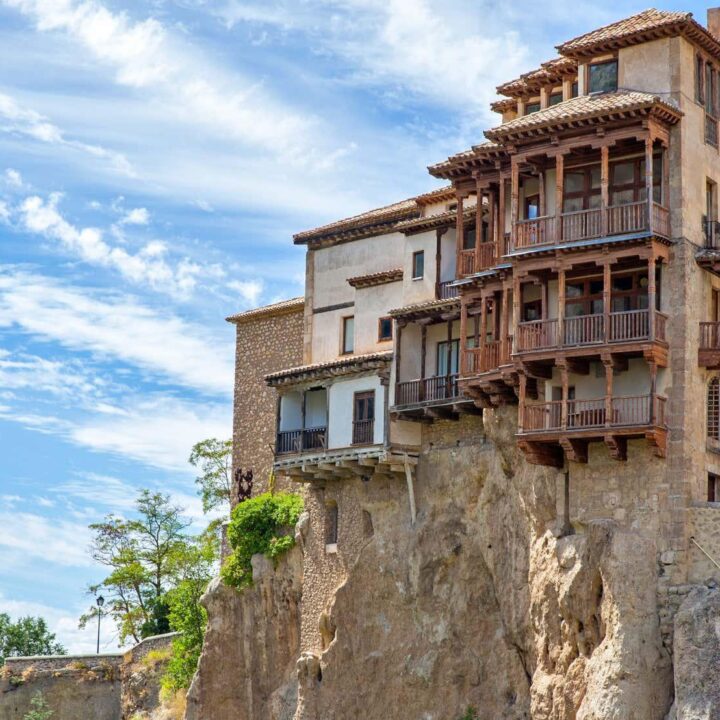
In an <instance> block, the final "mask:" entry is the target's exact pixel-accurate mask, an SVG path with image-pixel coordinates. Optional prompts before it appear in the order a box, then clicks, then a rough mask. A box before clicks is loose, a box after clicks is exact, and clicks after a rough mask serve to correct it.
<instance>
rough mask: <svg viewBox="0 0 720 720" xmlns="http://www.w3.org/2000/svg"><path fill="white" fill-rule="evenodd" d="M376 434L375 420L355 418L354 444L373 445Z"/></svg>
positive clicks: (353, 429)
mask: <svg viewBox="0 0 720 720" xmlns="http://www.w3.org/2000/svg"><path fill="white" fill-rule="evenodd" d="M374 436H375V420H353V428H352V444H353V445H372V443H373V440H374Z"/></svg>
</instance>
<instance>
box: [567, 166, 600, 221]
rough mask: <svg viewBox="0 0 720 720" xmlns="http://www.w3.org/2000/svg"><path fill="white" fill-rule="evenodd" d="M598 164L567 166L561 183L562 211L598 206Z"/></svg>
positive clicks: (575, 210) (574, 210)
mask: <svg viewBox="0 0 720 720" xmlns="http://www.w3.org/2000/svg"><path fill="white" fill-rule="evenodd" d="M600 203H601V188H600V165H586V166H584V167H579V168H568V169H567V170H566V171H565V177H564V183H563V212H577V211H579V210H590V209H592V208H599V207H600Z"/></svg>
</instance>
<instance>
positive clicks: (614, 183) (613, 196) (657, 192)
mask: <svg viewBox="0 0 720 720" xmlns="http://www.w3.org/2000/svg"><path fill="white" fill-rule="evenodd" d="M645 200H647V189H646V185H645V158H644V157H636V158H629V159H627V160H618V161H617V162H613V163H610V205H611V206H613V205H628V204H630V203H635V202H644V201H645ZM653 200H654V201H655V202H657V203H659V202H660V201H661V200H662V155H656V156H654V157H653Z"/></svg>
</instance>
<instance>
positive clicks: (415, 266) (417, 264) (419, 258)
mask: <svg viewBox="0 0 720 720" xmlns="http://www.w3.org/2000/svg"><path fill="white" fill-rule="evenodd" d="M424 275H425V251H424V250H418V251H417V252H414V253H413V256H412V276H413V280H419V279H420V278H422V277H423V276H424Z"/></svg>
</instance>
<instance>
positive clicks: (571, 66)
mask: <svg viewBox="0 0 720 720" xmlns="http://www.w3.org/2000/svg"><path fill="white" fill-rule="evenodd" d="M576 71H577V60H573V59H572V58H566V57H558V58H553V59H552V60H548V61H547V62H544V63H542V65H540V67H539V68H536V69H535V70H531V71H530V72H526V73H523V74H522V75H521V76H520V77H519V78H516V79H515V80H510V81H509V82H506V83H503V84H502V85H498V86H497V88H496V90H497V92H498V93H499V94H500V95H508V96H509V97H515V96H517V95H521V94H527V93H529V92H531V91H533V90H534V91H536V92H539V91H540V87H541V86H542V85H547V84H549V83H556V82H558V81H559V80H560V79H561V78H562V77H563V76H565V75H570V74H572V73H575V72H576Z"/></svg>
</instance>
